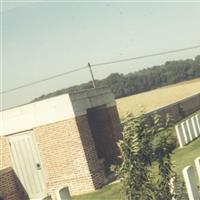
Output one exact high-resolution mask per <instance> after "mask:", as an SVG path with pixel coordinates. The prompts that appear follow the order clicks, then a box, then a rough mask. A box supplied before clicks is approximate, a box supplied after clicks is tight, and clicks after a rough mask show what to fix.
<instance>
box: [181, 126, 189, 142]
mask: <svg viewBox="0 0 200 200" xmlns="http://www.w3.org/2000/svg"><path fill="white" fill-rule="evenodd" d="M181 127H182V131H183V136H184V138H185V144H187V143H189V142H190V137H189V133H188V130H187V126H186V122H182V123H181Z"/></svg>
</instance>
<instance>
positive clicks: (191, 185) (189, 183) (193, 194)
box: [183, 166, 200, 200]
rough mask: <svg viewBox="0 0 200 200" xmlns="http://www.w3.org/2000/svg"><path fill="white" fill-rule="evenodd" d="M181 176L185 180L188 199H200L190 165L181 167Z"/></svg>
mask: <svg viewBox="0 0 200 200" xmlns="http://www.w3.org/2000/svg"><path fill="white" fill-rule="evenodd" d="M183 177H184V180H185V184H186V188H187V193H188V197H189V200H200V197H199V192H198V188H197V183H196V179H195V175H194V171H193V168H192V166H187V167H185V168H184V169H183Z"/></svg>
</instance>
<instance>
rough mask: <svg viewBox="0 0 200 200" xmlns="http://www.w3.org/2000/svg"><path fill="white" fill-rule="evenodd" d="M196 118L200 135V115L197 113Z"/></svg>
mask: <svg viewBox="0 0 200 200" xmlns="http://www.w3.org/2000/svg"><path fill="white" fill-rule="evenodd" d="M195 119H196V123H197V128H198V130H199V135H200V119H199V115H195Z"/></svg>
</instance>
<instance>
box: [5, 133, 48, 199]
mask: <svg viewBox="0 0 200 200" xmlns="http://www.w3.org/2000/svg"><path fill="white" fill-rule="evenodd" d="M9 144H10V150H11V155H12V162H13V166H14V170H15V173H16V174H17V176H18V178H19V180H20V181H21V183H22V185H23V187H24V188H25V190H26V192H27V193H28V195H29V198H30V199H31V198H40V197H42V196H44V195H45V192H46V185H45V181H44V175H43V171H42V166H41V162H40V159H39V152H38V150H37V145H36V142H35V138H34V136H33V135H32V131H28V132H23V133H21V134H16V135H12V136H10V137H9Z"/></svg>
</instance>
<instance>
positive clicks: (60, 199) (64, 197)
mask: <svg viewBox="0 0 200 200" xmlns="http://www.w3.org/2000/svg"><path fill="white" fill-rule="evenodd" d="M55 196H56V200H71V195H70V192H69V188H68V187H62V188H60V189H58V190H56V191H55ZM40 200H52V197H51V196H46V197H43V198H41V199H40Z"/></svg>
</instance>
